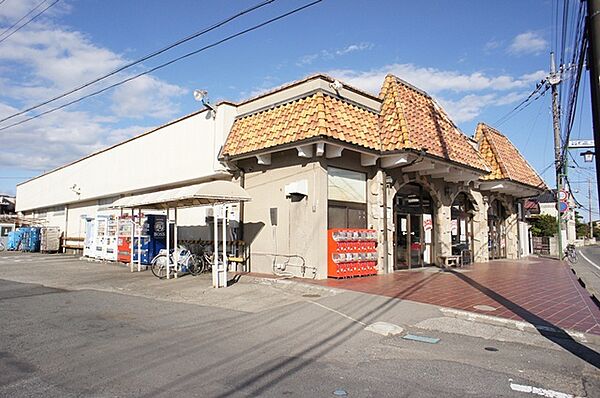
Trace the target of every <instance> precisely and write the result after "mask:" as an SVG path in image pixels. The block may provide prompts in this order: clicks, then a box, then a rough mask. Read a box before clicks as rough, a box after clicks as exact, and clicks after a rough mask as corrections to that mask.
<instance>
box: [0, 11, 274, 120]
mask: <svg viewBox="0 0 600 398" xmlns="http://www.w3.org/2000/svg"><path fill="white" fill-rule="evenodd" d="M274 1H276V0H265V1H263V2H261V3H258V4H256V5H254V6H252V7H249V8H246V9H245V10H242V11H240V12H238V13H237V14H234V15H232V16H229V17H227V18H225V19H223V20H221V21H219V22H217V23H215V24H213V25H211V26H209V27H207V28H204V29H202V30H200V31H198V32H196V33H193V34H191V35H189V36H187V37H184V38H183V39H179V40H177V41H175V42H173V43H171V44H168V45H167V46H165V47H163V48H161V49H159V50H156V51H153V52H151V53H149V54H146V55H144V56H143V57H141V58H139V59H137V60H135V61H132V62H129V63H127V64H125V65H123V66H121V67H118V68H116V69H114V70H113V71H111V72H109V73H107V74H105V75H102V76H100V77H97V78H95V79H92V80H90V81H88V82H87V83H84V84H82V85H80V86H77V87H75V88H73V89H71V90H68V91H66V92H64V93H62V94H60V95H58V96H56V97H53V98H50V99H48V100H45V101H43V102H40V103H39V104H37V105H34V106H31V107H29V108H27V109H23V110H21V111H19V112H17V113H14V114H12V115H10V116H6V117H4V118H2V119H0V123H2V122H5V121H7V120H10V119H13V118H15V117H17V116H20V115H23V114H25V113H28V112H31V111H33V110H35V109H38V108H40V107H42V106H44V105H48V104H50V103H52V102H55V101H58V100H59V99H61V98H64V97H66V96H68V95H70V94H73V93H76V92H78V91H81V90H83V89H84V88H87V87H89V86H91V85H92V84H95V83H98V82H101V81H102V80H105V79H107V78H109V77H111V76H114V75H116V74H117V73H119V72H122V71H124V70H126V69H129V68H131V67H132V66H135V65H138V64H140V63H142V62H144V61H147V60H149V59H151V58H154V57H156V56H158V55H160V54H163V53H165V52H167V51H169V50H171V49H172V48H175V47H177V46H180V45H182V44H184V43H187V42H188V41H190V40H192V39H195V38H197V37H200V36H202V35H204V34H206V33H209V32H211V31H213V30H215V29H217V28H220V27H221V26H223V25H225V24H227V23H229V22H231V21H233V20H235V19H237V18H239V17H241V16H243V15H245V14H248V13H250V12H252V11H255V10H258V9H259V8H262V7H264V6H266V5H268V4H271V3H273V2H274Z"/></svg>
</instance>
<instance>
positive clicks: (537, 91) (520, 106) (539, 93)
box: [494, 81, 549, 126]
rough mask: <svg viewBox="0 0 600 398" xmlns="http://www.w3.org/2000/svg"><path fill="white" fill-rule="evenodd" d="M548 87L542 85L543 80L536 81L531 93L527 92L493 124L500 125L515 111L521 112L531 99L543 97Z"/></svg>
mask: <svg viewBox="0 0 600 398" xmlns="http://www.w3.org/2000/svg"><path fill="white" fill-rule="evenodd" d="M542 88H544V90H543V91H540V90H541V89H542ZM548 89H549V86H548V85H544V81H541V82H540V83H538V84H537V85H536V87H535V89H534V90H533V91H532V92H531V94H529V95H528V96H527V97H526V98H525V99H524V100H523V101H521V102H520V103H519V104H518V105H517V106H515V107H514V108H513V109H511V110H510V111H509V112H508V113H507V114H505V115H504V116H502V117H501V118H500V119H498V120H497V121H496V123H494V124H495V125H496V126H500V125H501V124H504V123H505V122H506V121H508V120H509V119H510V118H511V117H513V116H514V115H516V114H517V113H519V112H521V111H522V110H523V109H525V108H527V107H528V106H529V105H530V104H531V103H532V102H533V101H535V100H537V99H539V98H541V97H543V96H544V94H546V91H548ZM536 94H537V97H535V98H534V95H536Z"/></svg>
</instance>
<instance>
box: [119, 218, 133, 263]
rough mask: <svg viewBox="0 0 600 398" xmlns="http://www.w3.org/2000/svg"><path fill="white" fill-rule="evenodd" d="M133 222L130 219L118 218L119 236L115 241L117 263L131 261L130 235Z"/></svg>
mask: <svg viewBox="0 0 600 398" xmlns="http://www.w3.org/2000/svg"><path fill="white" fill-rule="evenodd" d="M132 229H133V222H132V219H131V217H129V216H122V217H120V218H119V236H118V240H117V245H118V246H117V248H118V251H117V253H118V254H117V261H120V262H122V263H129V262H130V261H131V233H132Z"/></svg>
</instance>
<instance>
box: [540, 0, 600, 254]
mask: <svg viewBox="0 0 600 398" xmlns="http://www.w3.org/2000/svg"><path fill="white" fill-rule="evenodd" d="M599 1H600V0H599ZM560 80H561V79H560V72H557V71H556V64H555V62H554V52H551V53H550V75H549V76H548V83H549V84H550V88H551V89H552V127H553V129H554V167H555V169H556V197H555V199H556V206H557V208H556V210H557V211H558V212H557V214H558V216H557V217H556V219H557V222H556V224H557V225H556V227H557V230H558V235H557V236H556V239H557V242H558V258H559V259H560V258H561V257H562V221H561V220H562V216H561V214H560V209H559V208H558V205H559V202H558V195H559V194H560V191H561V189H562V161H561V154H560V149H561V148H560V109H559V104H558V85H559V84H560Z"/></svg>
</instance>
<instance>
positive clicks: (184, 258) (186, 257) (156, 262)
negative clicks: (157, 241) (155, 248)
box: [150, 247, 204, 279]
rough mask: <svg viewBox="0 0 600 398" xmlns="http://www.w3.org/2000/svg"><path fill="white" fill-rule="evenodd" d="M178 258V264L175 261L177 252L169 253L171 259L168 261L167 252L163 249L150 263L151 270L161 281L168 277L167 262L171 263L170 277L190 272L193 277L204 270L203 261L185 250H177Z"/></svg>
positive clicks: (171, 251) (172, 250)
mask: <svg viewBox="0 0 600 398" xmlns="http://www.w3.org/2000/svg"><path fill="white" fill-rule="evenodd" d="M177 250H178V256H177V262H175V259H174V256H173V255H174V253H175V250H174V249H171V250H170V251H169V259H168V260H167V251H166V250H165V249H161V250H160V251H159V252H158V254H157V255H156V256H155V257H154V258H153V259H152V261H151V262H150V270H151V271H152V273H153V274H154V276H156V277H157V278H159V279H164V278H166V277H167V264H168V263H167V261H168V262H169V263H170V266H169V277H173V276H175V274H176V273H179V272H189V273H190V274H192V275H198V274H199V273H201V272H202V271H203V269H204V266H203V264H202V262H201V261H198V258H197V257H196V255H195V254H193V253H192V252H190V251H189V250H187V249H184V248H181V247H180V248H177Z"/></svg>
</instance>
